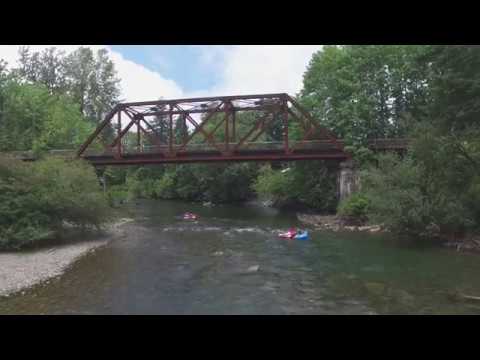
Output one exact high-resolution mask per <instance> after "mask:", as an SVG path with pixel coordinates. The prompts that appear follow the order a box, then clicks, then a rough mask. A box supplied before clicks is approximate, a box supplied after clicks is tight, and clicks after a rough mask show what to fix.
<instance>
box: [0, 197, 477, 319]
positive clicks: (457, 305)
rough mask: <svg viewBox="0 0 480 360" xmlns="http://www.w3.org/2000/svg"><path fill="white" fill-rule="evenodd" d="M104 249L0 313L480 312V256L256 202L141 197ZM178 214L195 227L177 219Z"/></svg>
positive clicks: (7, 302) (0, 304)
mask: <svg viewBox="0 0 480 360" xmlns="http://www.w3.org/2000/svg"><path fill="white" fill-rule="evenodd" d="M128 211H129V212H130V214H131V216H132V217H133V218H134V219H135V221H134V222H131V223H128V224H124V225H123V226H122V227H123V230H124V234H123V235H122V236H119V237H118V238H116V239H114V240H113V241H112V242H111V243H110V244H109V245H107V246H106V247H104V248H101V249H99V250H97V251H96V252H94V253H91V254H88V255H86V256H85V257H83V258H81V259H80V260H79V261H77V262H76V263H75V264H74V265H72V267H71V268H70V269H69V270H68V271H67V272H66V273H65V274H64V275H62V276H61V277H59V278H56V279H53V280H51V281H50V282H49V283H48V284H47V283H44V284H41V285H38V286H35V287H33V288H31V289H29V290H27V291H26V292H25V293H24V294H18V295H14V296H11V297H9V298H3V299H0V314H480V303H475V302H457V301H454V300H452V298H451V297H450V296H449V294H450V293H451V292H454V291H460V292H462V293H465V294H469V295H476V296H478V295H480V280H479V279H480V257H479V256H478V255H471V254H462V253H456V252H454V251H451V250H445V249H439V248H432V247H413V246H409V245H404V244H402V243H401V242H399V241H397V240H395V239H392V238H389V237H388V236H386V235H381V234H362V233H332V232H324V231H311V233H310V234H311V236H310V239H309V240H306V241H300V240H285V239H281V238H279V237H277V235H276V233H277V232H278V231H280V230H285V229H287V228H288V227H290V226H294V225H296V226H301V225H300V223H299V222H298V221H297V220H296V216H295V214H293V213H282V212H279V211H277V210H275V209H271V208H264V207H259V206H255V205H242V206H240V205H238V206H236V205H222V206H215V207H211V208H209V207H203V206H201V205H192V204H187V203H182V202H174V201H142V202H141V203H137V204H132V205H130V206H129V208H128ZM185 211H192V212H195V213H198V214H199V215H200V219H199V220H198V221H194V222H192V221H183V220H181V219H179V218H178V216H179V215H181V214H182V213H183V212H185Z"/></svg>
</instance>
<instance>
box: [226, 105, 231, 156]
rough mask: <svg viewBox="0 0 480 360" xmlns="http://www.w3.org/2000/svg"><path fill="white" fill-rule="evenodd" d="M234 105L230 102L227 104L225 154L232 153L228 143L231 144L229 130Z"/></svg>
mask: <svg viewBox="0 0 480 360" xmlns="http://www.w3.org/2000/svg"><path fill="white" fill-rule="evenodd" d="M231 108H232V105H231V103H230V102H226V103H225V153H226V154H228V153H229V152H230V150H229V146H228V143H229V142H230V136H229V135H230V132H229V129H228V121H229V120H230V119H229V118H230V112H231Z"/></svg>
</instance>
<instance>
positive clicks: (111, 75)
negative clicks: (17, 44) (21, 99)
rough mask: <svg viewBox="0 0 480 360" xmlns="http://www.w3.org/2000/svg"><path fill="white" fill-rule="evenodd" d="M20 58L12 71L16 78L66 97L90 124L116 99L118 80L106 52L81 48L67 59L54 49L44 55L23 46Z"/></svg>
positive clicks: (51, 48)
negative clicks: (17, 65)
mask: <svg viewBox="0 0 480 360" xmlns="http://www.w3.org/2000/svg"><path fill="white" fill-rule="evenodd" d="M19 55H20V58H19V67H18V68H16V69H14V71H13V72H14V74H15V75H16V76H17V77H18V78H19V79H21V80H22V81H26V82H28V83H33V84H37V85H43V86H44V87H45V88H46V89H47V90H48V92H49V93H50V94H57V95H66V94H68V95H69V96H71V98H72V99H73V101H74V102H75V103H76V104H77V106H79V109H80V112H81V113H82V114H83V115H84V116H85V117H87V118H88V119H90V120H91V121H93V122H99V121H100V120H101V119H102V118H103V116H104V115H105V114H106V113H108V111H110V109H111V108H112V107H113V106H114V104H115V103H116V102H117V101H118V99H119V95H120V88H119V82H120V80H119V79H118V78H117V74H116V70H115V66H114V64H113V62H112V60H110V58H109V57H108V52H107V50H105V49H100V50H98V51H97V52H96V53H94V52H93V51H92V50H91V49H90V48H85V47H80V48H78V49H77V50H75V51H74V52H72V53H71V54H69V55H68V56H66V55H65V53H64V52H62V51H58V50H57V49H56V48H55V47H50V48H48V49H45V50H44V51H43V52H31V51H30V49H29V48H28V47H24V48H22V49H21V50H20V54H19Z"/></svg>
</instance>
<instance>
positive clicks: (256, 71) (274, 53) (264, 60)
mask: <svg viewBox="0 0 480 360" xmlns="http://www.w3.org/2000/svg"><path fill="white" fill-rule="evenodd" d="M319 49H321V45H247V46H240V45H239V46H233V47H231V48H227V49H225V50H224V52H225V53H224V61H223V69H222V70H221V71H222V77H221V82H220V84H218V85H217V86H215V87H214V88H212V89H209V90H208V93H210V94H212V95H237V94H238V95H240V94H248V93H251V94H255V93H257V94H258V93H260V94H261V93H280V92H286V93H289V94H291V95H295V94H296V93H297V92H298V91H299V90H300V89H301V87H302V80H303V73H304V72H305V70H306V67H307V65H308V62H309V61H310V59H311V57H312V54H313V53H314V52H316V51H318V50H319Z"/></svg>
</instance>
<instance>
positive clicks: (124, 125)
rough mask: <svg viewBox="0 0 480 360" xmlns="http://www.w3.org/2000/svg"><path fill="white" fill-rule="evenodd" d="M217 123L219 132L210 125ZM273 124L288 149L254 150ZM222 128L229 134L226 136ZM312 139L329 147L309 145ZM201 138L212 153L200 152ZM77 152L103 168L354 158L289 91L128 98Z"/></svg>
mask: <svg viewBox="0 0 480 360" xmlns="http://www.w3.org/2000/svg"><path fill="white" fill-rule="evenodd" d="M244 113H253V115H252V117H250V122H248V125H247V122H246V121H247V120H245V119H246V118H245V117H242V116H240V114H244ZM121 118H124V119H125V120H126V121H124V122H122V120H121ZM251 119H253V122H252V120H251ZM211 123H212V127H213V130H211V129H209V128H208V126H209V125H210V124H211ZM241 125H243V129H242V130H243V132H244V133H242V134H241V133H240V132H239V126H241ZM246 126H247V127H246ZM272 126H276V127H277V128H278V129H281V136H280V137H279V138H278V139H276V143H277V144H279V143H280V142H281V144H282V147H281V148H278V146H277V147H276V148H270V149H268V148H263V149H262V148H258V147H257V149H252V146H253V145H255V143H256V141H257V140H258V139H259V138H260V136H262V135H263V134H265V133H266V132H267V130H268V129H271V127H272ZM245 127H246V128H245ZM269 127H270V128H269ZM189 128H190V130H189ZM178 129H180V130H181V131H180V132H181V134H178ZM135 130H136V134H135ZM218 131H221V134H220V135H223V136H218ZM176 132H177V133H176ZM292 132H293V133H294V134H292ZM129 134H130V136H129ZM132 134H135V135H136V136H135V137H133V136H132ZM216 134H217V136H216ZM292 135H294V136H292ZM133 138H135V140H134V141H135V143H136V144H135V145H132V141H133V140H132V139H133ZM199 139H200V141H199ZM145 140H146V141H145ZM312 140H315V141H319V142H321V143H322V144H323V146H321V147H318V148H315V147H312V146H309V147H307V148H306V147H305V144H307V143H309V142H310V144H311V142H312ZM145 142H148V143H149V144H150V145H149V147H146V146H145ZM201 143H203V144H204V145H205V149H204V150H202V149H199V144H201ZM325 145H327V146H325ZM77 156H79V157H83V158H85V159H87V160H89V161H91V162H92V163H94V164H102V165H104V164H117V165H121V164H133V163H138V164H141V163H184V162H208V161H267V160H305V159H346V158H348V157H349V155H348V154H347V153H346V152H345V151H344V148H343V143H342V142H341V141H337V139H336V137H335V136H334V135H333V134H332V132H330V131H329V130H328V129H326V128H325V127H322V126H320V125H319V124H318V122H317V121H315V120H314V119H313V117H312V116H311V115H310V114H309V113H308V112H307V111H306V110H305V109H303V108H302V106H301V105H300V104H298V102H297V101H295V100H294V99H293V98H291V97H290V96H289V95H288V94H283V93H282V94H263V95H239V96H220V97H203V98H188V99H173V100H157V101H144V102H128V103H120V104H117V105H116V106H115V107H114V108H113V110H112V111H111V112H110V113H109V114H108V115H107V116H106V117H105V119H104V120H103V121H102V122H101V123H100V124H99V125H98V127H97V128H96V130H95V131H94V132H93V133H92V134H91V135H90V137H89V138H88V139H87V141H86V142H85V143H84V144H83V145H82V146H81V147H80V149H79V150H78V152H77Z"/></svg>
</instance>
